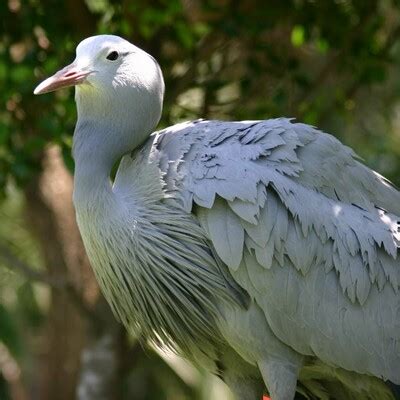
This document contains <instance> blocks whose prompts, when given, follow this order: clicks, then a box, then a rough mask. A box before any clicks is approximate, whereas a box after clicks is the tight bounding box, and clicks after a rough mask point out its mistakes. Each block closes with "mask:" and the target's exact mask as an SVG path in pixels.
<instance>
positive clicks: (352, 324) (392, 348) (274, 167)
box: [36, 36, 400, 400]
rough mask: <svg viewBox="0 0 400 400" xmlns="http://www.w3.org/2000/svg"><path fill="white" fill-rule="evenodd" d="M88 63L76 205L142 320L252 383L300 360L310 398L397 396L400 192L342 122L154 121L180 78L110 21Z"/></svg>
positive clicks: (108, 278) (114, 285)
mask: <svg viewBox="0 0 400 400" xmlns="http://www.w3.org/2000/svg"><path fill="white" fill-rule="evenodd" d="M115 49H116V50H118V51H120V53H121V54H124V56H121V60H120V61H117V62H116V63H115V64H109V63H107V62H106V61H105V60H104V59H105V55H106V54H107V53H108V52H109V51H111V50H115ZM103 56H104V58H103ZM82 59H85V60H86V61H85V63H86V64H85V65H83V66H82V64H80V63H81V62H82V61H81V60H82ZM88 60H89V61H88ZM77 65H78V66H79V68H80V69H81V70H83V71H87V77H86V80H85V81H79V82H76V83H79V85H78V86H77V94H76V96H77V104H78V124H77V128H76V131H75V136H74V158H75V161H76V173H75V192H74V202H75V206H76V210H77V219H78V224H79V227H80V230H81V233H82V237H83V240H84V243H85V247H86V250H87V252H88V255H89V258H90V260H91V262H92V265H93V268H94V270H95V273H96V276H97V277H98V280H99V283H100V286H101V288H102V290H103V293H104V294H105V296H106V298H107V300H108V301H109V303H110V304H111V306H112V308H113V310H114V312H115V314H116V316H117V317H118V318H119V319H120V320H121V321H122V322H123V323H124V324H125V325H126V327H127V328H128V329H129V330H131V331H135V332H136V331H137V329H141V330H142V331H143V332H144V334H145V335H146V337H147V338H148V339H150V340H152V341H153V342H155V343H156V344H166V345H168V346H169V347H171V348H173V349H175V350H177V351H182V352H183V353H184V354H185V355H186V356H187V357H189V358H191V359H192V360H193V361H195V362H197V363H199V364H202V365H204V366H206V367H207V368H209V369H210V370H212V371H213V372H215V373H217V372H218V373H220V374H222V375H223V376H222V377H223V378H224V379H225V380H226V381H227V383H228V384H229V385H230V386H231V388H232V389H233V390H234V391H235V392H236V393H237V394H238V395H239V396H241V398H243V399H244V398H248V399H254V400H255V399H256V398H257V396H261V393H262V380H263V381H264V382H265V384H266V387H267V389H268V391H269V393H270V394H271V396H272V399H273V400H286V399H291V398H293V396H294V392H295V390H296V382H297V380H298V378H299V383H298V386H297V389H298V390H299V391H300V392H301V393H303V394H304V395H305V396H307V397H309V398H321V399H324V398H326V399H327V398H338V399H339V398H340V399H346V398H348V399H367V398H370V399H390V398H392V395H391V393H390V391H389V389H388V387H387V386H385V384H384V383H383V381H382V380H380V378H381V379H383V380H390V381H392V382H394V383H397V384H399V383H400V294H399V285H400V275H399V274H400V270H399V267H400V265H399V261H398V260H397V255H398V248H399V245H400V234H399V230H398V221H399V216H400V193H399V192H398V191H397V190H396V189H395V188H393V186H392V185H391V184H390V183H389V182H388V181H387V180H385V178H383V177H381V176H380V175H379V174H377V173H376V172H374V171H371V170H370V169H368V168H367V167H366V166H364V165H363V164H362V163H361V162H360V160H359V159H358V158H357V156H356V155H355V154H354V153H353V151H352V150H351V149H349V148H348V147H346V146H344V145H342V144H341V143H340V142H339V141H338V140H336V139H335V138H334V137H332V136H330V135H327V134H325V133H322V132H320V131H318V130H316V129H314V128H313V127H310V126H308V125H304V124H300V123H294V122H293V121H290V120H288V119H284V118H280V119H273V120H266V121H245V122H222V121H202V120H199V121H194V122H189V123H183V124H179V125H174V126H172V127H169V128H167V129H164V130H162V131H159V132H156V133H154V134H153V135H151V136H150V138H148V137H149V135H150V133H151V131H152V130H153V129H154V127H155V125H156V124H157V122H158V119H159V116H160V113H161V105H162V96H163V90H164V86H163V82H162V75H161V73H160V70H159V67H158V65H157V64H156V63H155V61H154V59H152V58H151V57H150V56H148V55H147V54H146V53H144V52H143V51H141V50H140V49H138V48H136V47H135V46H133V45H131V44H129V43H128V42H126V41H124V40H123V39H120V38H117V37H113V36H98V37H94V38H89V39H87V40H85V41H84V42H82V43H81V44H80V46H79V47H78V51H77V59H76V61H75V62H74V64H73V68H76V66H77ZM79 76H80V75H79ZM50 79H53V78H50ZM46 82H47V84H46ZM51 85H53V86H54V79H53V80H51V81H45V82H44V83H42V84H41V85H40V86H39V87H38V88H37V90H36V91H37V92H38V93H40V92H43V91H46V90H48V88H50V89H51V90H52V89H53V86H51ZM56 88H57V87H56ZM127 104H129V107H127ZM146 138H148V139H147V140H146ZM135 149H136V150H135ZM133 150H135V151H134V152H132V151H133ZM126 153H128V154H126ZM124 154H126V155H125V156H124V157H123V159H122V161H121V163H120V166H119V169H118V173H117V176H116V178H115V182H114V184H113V185H112V186H111V184H110V182H109V174H110V170H111V168H112V166H113V164H114V163H115V162H116V161H117V160H118V159H119V158H120V157H121V156H123V155H124ZM218 365H219V366H220V365H223V366H224V368H223V371H221V368H218ZM332 382H334V384H332ZM249 388H252V389H251V391H250V389H249Z"/></svg>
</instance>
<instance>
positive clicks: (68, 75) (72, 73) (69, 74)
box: [64, 71, 75, 78]
mask: <svg viewBox="0 0 400 400" xmlns="http://www.w3.org/2000/svg"><path fill="white" fill-rule="evenodd" d="M73 75H75V71H70V72H67V73H66V74H65V75H64V76H65V77H66V78H69V77H70V76H73Z"/></svg>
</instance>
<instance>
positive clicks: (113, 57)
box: [106, 51, 119, 61]
mask: <svg viewBox="0 0 400 400" xmlns="http://www.w3.org/2000/svg"><path fill="white" fill-rule="evenodd" d="M118 57H119V54H118V51H112V52H111V53H109V54H108V56H107V57H106V58H107V60H110V61H115V60H116V59H117V58H118Z"/></svg>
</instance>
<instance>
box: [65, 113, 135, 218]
mask: <svg viewBox="0 0 400 400" xmlns="http://www.w3.org/2000/svg"><path fill="white" fill-rule="evenodd" d="M108 131H109V130H108V129H107V127H104V126H102V127H99V126H97V125H96V123H94V122H93V123H92V122H91V121H85V122H84V123H82V122H79V120H78V124H77V126H76V129H75V133H74V142H73V157H74V160H75V173H74V204H75V207H76V208H77V211H79V209H81V208H82V207H85V208H87V207H90V206H93V207H94V206H96V207H97V208H98V206H100V205H101V202H102V201H105V200H107V199H109V198H110V197H112V195H113V193H112V186H111V180H110V174H111V170H112V168H113V165H114V164H115V163H116V162H117V160H118V159H119V158H120V157H121V156H122V155H123V151H122V149H119V148H117V147H115V146H114V147H113V146H109V143H108V141H107V132H108ZM127 150H129V149H127Z"/></svg>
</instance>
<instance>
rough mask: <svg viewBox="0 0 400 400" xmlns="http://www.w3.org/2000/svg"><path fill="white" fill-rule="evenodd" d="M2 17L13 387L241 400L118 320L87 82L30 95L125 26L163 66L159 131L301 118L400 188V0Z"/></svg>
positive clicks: (5, 285)
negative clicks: (85, 218)
mask: <svg viewBox="0 0 400 400" xmlns="http://www.w3.org/2000/svg"><path fill="white" fill-rule="evenodd" d="M0 17H1V28H0V29H1V31H0V88H1V90H0V102H1V106H0V399H1V400H28V399H29V400H30V399H32V400H36V399H40V400H50V399H52V400H53V399H58V400H69V399H75V398H77V399H80V400H83V399H85V400H86V399H96V400H103V399H104V400H107V399H116V400H125V399H133V400H147V399H152V400H154V399H157V400H163V399H165V400H186V399H194V400H196V399H197V400H209V399H218V400H224V399H228V398H229V393H228V391H227V389H226V388H225V387H224V385H223V384H222V383H221V382H219V381H218V380H217V378H212V377H210V376H209V375H207V374H206V373H205V372H204V371H199V370H196V369H194V368H193V367H192V366H190V365H188V364H187V363H185V362H184V361H182V360H180V359H178V358H176V357H175V356H173V355H171V354H166V355H165V354H161V352H159V351H156V350H154V349H145V350H144V349H143V348H142V347H141V346H140V345H139V344H138V338H132V337H128V336H127V335H126V334H125V331H124V329H123V328H122V327H121V326H120V325H119V324H117V323H116V322H115V320H114V318H113V316H112V315H111V313H110V310H109V309H108V307H107V305H106V304H105V302H104V300H103V298H102V296H101V295H100V293H99V291H98V288H97V285H96V282H95V280H94V277H93V275H92V272H91V269H90V265H89V263H88V261H87V259H86V256H85V251H84V249H83V247H82V242H81V239H80V236H79V233H78V230H77V227H76V225H75V216H74V209H73V206H72V202H71V193H72V184H73V178H72V173H73V162H72V159H71V156H70V150H71V141H72V133H73V129H74V122H75V119H76V111H75V105H74V101H73V90H67V91H61V92H57V93H54V94H49V95H46V96H39V97H34V96H33V94H32V91H33V89H34V87H35V86H36V84H37V83H38V82H39V81H40V80H42V79H43V78H45V77H47V76H48V75H50V74H53V73H54V72H55V71H56V70H57V69H59V68H60V67H62V66H64V65H66V64H67V63H69V62H71V61H72V60H73V58H74V50H75V47H76V45H77V43H78V42H79V41H80V40H82V39H83V38H85V37H87V36H90V35H94V34H97V33H115V34H118V35H121V36H123V37H125V38H127V39H129V40H131V41H133V42H134V43H135V44H137V45H138V46H140V47H142V48H144V49H145V50H146V51H148V52H149V53H151V54H152V55H153V56H155V57H156V58H157V59H158V61H159V63H160V65H161V67H162V69H163V71H164V76H165V81H166V98H165V109H164V114H163V119H162V121H161V123H160V127H163V126H167V125H170V124H173V123H176V122H179V121H182V120H187V119H194V118H199V117H202V118H218V119H247V120H248V119H264V118H271V117H277V116H289V117H294V118H297V119H299V120H301V121H304V122H307V123H310V124H313V125H317V126H318V127H320V128H321V129H323V130H325V131H327V132H330V133H332V134H334V135H335V136H337V137H339V138H340V139H341V140H342V141H343V142H344V143H346V144H348V145H349V146H351V147H353V148H354V149H355V150H356V151H357V153H358V154H359V155H360V156H361V157H362V158H363V159H364V160H365V162H366V163H367V164H368V165H369V166H371V167H373V168H374V169H376V170H378V171H379V172H380V173H382V174H384V175H385V176H387V177H388V178H390V179H391V180H393V181H394V183H398V184H400V40H399V39H400V2H399V1H395V0H380V1H378V0H325V1H317V0H314V1H313V0H275V1H272V0H240V1H238V0H210V1H208V0H204V1H201V0H122V1H117V0H69V1H64V2H60V1H58V0H1V1H0Z"/></svg>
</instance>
